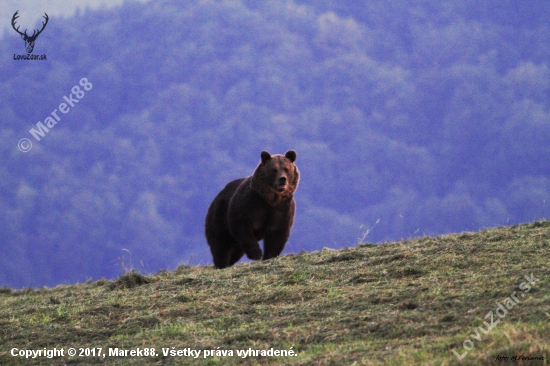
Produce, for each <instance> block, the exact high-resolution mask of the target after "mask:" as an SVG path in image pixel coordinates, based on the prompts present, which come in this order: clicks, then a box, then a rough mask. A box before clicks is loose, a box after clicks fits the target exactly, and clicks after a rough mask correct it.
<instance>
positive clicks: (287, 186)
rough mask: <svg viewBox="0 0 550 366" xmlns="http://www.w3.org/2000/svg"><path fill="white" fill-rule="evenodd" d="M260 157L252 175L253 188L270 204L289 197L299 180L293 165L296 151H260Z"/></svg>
mask: <svg viewBox="0 0 550 366" xmlns="http://www.w3.org/2000/svg"><path fill="white" fill-rule="evenodd" d="M261 159H262V160H261V162H260V164H259V165H258V167H257V168H256V170H255V171H254V175H253V176H252V179H253V183H252V184H253V187H254V189H255V190H256V191H257V192H258V193H260V195H261V196H262V197H263V198H264V199H265V200H266V201H267V202H268V203H269V204H271V205H276V204H278V203H280V202H282V201H284V200H286V199H291V198H292V196H293V194H294V192H295V191H296V188H298V181H299V180H300V172H299V171H298V168H297V167H296V165H294V161H295V160H296V152H295V151H294V150H289V151H287V152H286V154H285V155H271V154H270V153H268V152H267V151H262V154H261Z"/></svg>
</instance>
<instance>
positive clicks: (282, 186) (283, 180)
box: [277, 177, 286, 192]
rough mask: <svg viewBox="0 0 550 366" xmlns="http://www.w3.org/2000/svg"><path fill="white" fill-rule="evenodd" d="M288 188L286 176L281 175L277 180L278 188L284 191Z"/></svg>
mask: <svg viewBox="0 0 550 366" xmlns="http://www.w3.org/2000/svg"><path fill="white" fill-rule="evenodd" d="M285 189H286V177H280V178H279V180H278V181H277V190H278V191H279V192H282V191H284V190H285Z"/></svg>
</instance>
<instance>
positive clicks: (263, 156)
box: [262, 151, 271, 164]
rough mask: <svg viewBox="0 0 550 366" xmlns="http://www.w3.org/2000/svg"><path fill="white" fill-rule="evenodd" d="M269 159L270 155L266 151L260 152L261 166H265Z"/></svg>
mask: <svg viewBox="0 0 550 366" xmlns="http://www.w3.org/2000/svg"><path fill="white" fill-rule="evenodd" d="M269 159H271V154H270V153H268V152H267V151H262V164H265V162H266V161H268V160H269Z"/></svg>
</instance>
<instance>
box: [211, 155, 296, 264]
mask: <svg viewBox="0 0 550 366" xmlns="http://www.w3.org/2000/svg"><path fill="white" fill-rule="evenodd" d="M261 159H262V160H261V162H260V164H259V165H258V167H257V168H256V170H255V171H254V174H252V175H251V176H250V177H246V178H240V179H236V180H234V181H232V182H230V183H229V184H227V185H226V186H225V188H224V189H222V190H221V192H220V193H218V195H217V196H216V198H214V201H212V203H211V204H210V207H209V208H208V213H207V214H206V220H205V234H206V240H207V241H208V245H209V246H210V251H211V252H212V257H213V259H214V266H215V267H217V268H225V267H229V266H232V265H233V264H235V263H236V262H237V261H238V260H239V259H241V257H242V256H243V254H245V253H246V256H247V257H248V258H250V259H262V258H263V259H264V260H265V259H269V258H273V257H276V256H278V255H279V254H281V252H282V251H283V249H284V247H285V244H286V242H287V240H288V237H289V235H290V229H291V228H292V223H293V222H294V212H295V207H296V204H295V202H294V197H293V194H294V192H295V191H296V188H297V187H298V181H299V179H300V172H299V171H298V168H297V167H296V166H295V165H294V161H295V160H296V153H295V152H294V151H293V150H290V151H287V152H286V154H285V155H284V156H283V155H273V156H271V155H270V154H269V153H268V152H266V151H262V154H261ZM262 239H263V241H264V253H263V257H262V250H261V249H260V246H259V244H258V241H260V240H262Z"/></svg>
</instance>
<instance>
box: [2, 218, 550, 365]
mask: <svg viewBox="0 0 550 366" xmlns="http://www.w3.org/2000/svg"><path fill="white" fill-rule="evenodd" d="M549 254H550V222H549V221H541V222H536V223H531V224H525V225H518V226H512V227H503V228H496V229H489V230H485V231H481V232H478V233H462V234H456V235H446V236H441V237H436V238H429V237H425V238H419V239H414V240H410V241H404V242H398V243H391V244H385V245H372V244H363V245H358V246H357V247H355V248H350V249H343V250H337V251H336V250H330V249H324V250H322V251H319V252H314V253H302V254H298V255H285V256H283V257H279V258H276V259H273V260H269V261H266V262H255V263H245V264H239V265H236V266H234V267H231V268H228V269H225V270H216V269H214V268H212V267H190V266H181V267H179V268H177V269H176V270H175V271H173V272H167V271H162V272H159V273H157V274H155V275H151V276H142V275H140V274H139V273H136V272H130V273H127V274H125V275H123V276H122V277H120V278H119V279H117V280H114V281H106V280H99V281H96V282H88V283H85V284H79V285H73V286H58V287H55V288H42V289H22V290H17V291H15V290H11V289H7V288H2V289H0V342H1V343H0V364H67V365H73V364H82V365H88V364H108V365H119V364H120V365H125V364H128V365H130V364H132V365H135V364H137V365H149V364H151V365H153V364H156V365H176V364H205V365H236V364H239V365H240V364H244V365H264V364H273V365H275V364H293V365H377V364H386V365H416V364H418V365H480V364H482V365H485V364H495V365H543V364H547V362H548V358H549V357H550V260H549V258H550V256H549ZM531 274H533V276H534V277H535V278H537V279H539V281H538V282H536V284H535V285H533V286H531V289H530V291H529V292H524V291H523V290H521V289H519V286H520V284H521V283H522V282H526V279H525V277H524V276H525V275H531ZM514 291H515V292H516V294H515V296H517V298H518V299H519V302H518V303H517V304H516V305H514V306H513V307H512V308H511V309H510V310H509V311H508V313H507V314H506V316H504V317H503V318H502V319H501V320H500V322H499V323H498V324H496V325H495V326H494V328H493V329H492V330H490V331H489V332H488V333H487V334H485V333H483V332H481V331H478V333H479V337H481V339H480V340H476V339H475V338H473V337H472V336H471V334H473V335H474V336H475V335H476V334H475V331H476V329H479V327H480V326H482V327H484V328H486V327H485V326H484V325H483V322H484V321H485V320H486V319H485V316H486V315H487V314H488V313H489V312H490V311H493V312H494V311H495V310H496V309H497V306H498V305H497V301H499V302H502V301H503V300H505V299H506V298H507V297H508V296H510V295H511V294H512V293H513V292H514ZM521 294H523V295H524V297H522V296H521ZM494 319H495V321H496V319H498V316H497V315H496V314H495V315H494ZM489 320H490V319H489ZM467 340H470V341H471V343H466V346H467V347H471V346H472V345H473V348H472V349H471V350H470V351H469V352H467V354H466V355H465V356H464V358H463V359H462V361H459V359H458V358H457V357H456V356H455V355H454V353H453V352H452V349H455V351H456V352H457V353H458V354H463V353H464V352H466V351H465V349H464V347H463V344H464V342H465V341H467ZM54 347H57V348H64V349H65V352H67V349H68V348H69V347H74V348H76V349H78V348H97V347H101V348H102V349H103V350H102V352H103V353H105V354H106V355H107V356H106V357H105V358H101V357H92V356H89V357H63V358H54V359H47V358H44V357H40V358H37V359H34V360H31V359H25V358H21V357H12V356H11V355H10V352H11V349H12V348H18V349H22V350H25V349H29V350H32V349H34V350H38V349H44V348H48V349H51V348H54ZM115 347H116V348H119V349H136V348H138V347H139V348H141V349H143V348H155V349H156V353H158V356H155V357H126V358H123V357H120V358H115V357H109V356H108V348H115ZM172 347H173V348H172ZM218 347H219V348H218ZM162 348H169V349H171V350H172V349H174V350H178V349H179V350H185V349H192V350H226V351H227V350H232V351H233V352H234V356H233V357H230V356H225V357H224V356H219V357H208V358H206V359H205V358H204V357H203V353H202V352H201V354H200V357H199V358H198V359H194V358H192V357H163V354H162ZM249 348H251V349H253V350H269V349H270V348H273V349H275V350H286V351H288V350H290V349H292V351H294V352H295V353H296V354H297V355H296V356H286V357H275V356H274V357H265V356H264V357H262V356H251V357H246V358H242V357H239V356H237V354H236V351H237V350H248V349H249ZM497 356H506V357H512V356H531V357H544V358H545V360H546V361H544V362H543V361H532V360H531V361H511V360H509V361H495V359H496V357H497Z"/></svg>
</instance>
